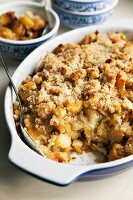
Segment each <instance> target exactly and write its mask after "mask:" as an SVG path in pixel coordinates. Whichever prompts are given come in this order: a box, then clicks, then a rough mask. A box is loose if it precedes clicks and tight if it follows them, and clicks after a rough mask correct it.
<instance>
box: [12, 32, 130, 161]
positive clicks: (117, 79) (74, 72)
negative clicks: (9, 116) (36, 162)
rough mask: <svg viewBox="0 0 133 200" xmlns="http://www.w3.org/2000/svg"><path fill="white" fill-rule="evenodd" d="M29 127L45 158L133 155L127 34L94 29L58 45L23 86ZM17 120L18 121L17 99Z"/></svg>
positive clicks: (20, 90) (109, 158)
mask: <svg viewBox="0 0 133 200" xmlns="http://www.w3.org/2000/svg"><path fill="white" fill-rule="evenodd" d="M19 95H20V97H21V100H22V102H23V107H24V123H25V128H26V130H27V131H28V133H29V134H30V136H31V137H32V138H33V140H34V141H35V142H36V144H37V145H38V146H39V147H40V148H41V150H42V151H43V152H44V154H45V155H46V157H48V158H50V159H53V160H56V161H59V162H69V161H70V160H71V159H72V156H71V153H72V152H76V153H78V154H81V153H82V152H84V151H85V152H87V151H93V152H100V153H102V154H103V155H104V156H105V158H106V160H107V161H112V160H116V159H119V158H122V157H125V156H128V155H131V154H133V126H132V124H133V103H132V102H133V44H132V42H130V41H128V40H127V38H126V36H125V35H123V34H122V33H111V34H106V33H98V32H95V33H92V34H91V35H87V36H85V38H84V39H83V40H82V42H81V43H80V44H65V45H62V44H61V45H59V46H58V47H57V48H56V49H55V50H54V52H53V53H48V54H47V55H46V56H45V58H44V60H43V64H42V66H41V67H40V68H39V69H38V70H37V71H36V72H35V73H34V75H32V76H29V77H28V78H27V79H26V80H25V81H24V82H23V83H22V84H21V85H20V87H19ZM14 119H15V121H16V125H17V126H18V124H19V123H18V122H19V110H18V103H17V102H16V103H15V105H14Z"/></svg>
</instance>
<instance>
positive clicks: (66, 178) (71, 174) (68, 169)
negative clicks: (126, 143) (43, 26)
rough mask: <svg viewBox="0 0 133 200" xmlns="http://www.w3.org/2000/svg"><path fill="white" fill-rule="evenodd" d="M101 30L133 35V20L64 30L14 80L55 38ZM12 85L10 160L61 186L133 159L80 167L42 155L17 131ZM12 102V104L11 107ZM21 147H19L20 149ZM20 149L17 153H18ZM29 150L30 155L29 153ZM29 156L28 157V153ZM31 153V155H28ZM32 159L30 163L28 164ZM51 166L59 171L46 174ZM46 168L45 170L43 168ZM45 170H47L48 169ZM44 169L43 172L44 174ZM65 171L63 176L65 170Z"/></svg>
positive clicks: (8, 94) (7, 112)
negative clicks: (13, 119) (20, 156)
mask: <svg viewBox="0 0 133 200" xmlns="http://www.w3.org/2000/svg"><path fill="white" fill-rule="evenodd" d="M97 29H98V30H100V31H101V32H110V31H111V30H113V29H116V30H117V31H118V30H119V31H122V30H123V31H129V32H132V34H133V28H131V25H130V23H127V22H126V23H125V24H124V23H123V25H120V23H118V24H117V23H116V24H112V25H97V26H92V27H85V28H79V29H76V30H72V31H69V32H67V33H64V34H62V35H59V36H57V37H56V38H54V39H51V40H50V41H47V42H46V43H45V44H42V45H41V46H39V47H38V48H37V49H35V50H34V51H33V52H32V53H31V54H29V55H28V56H27V57H26V58H25V59H24V61H23V62H22V63H21V64H20V65H19V67H18V68H17V69H16V71H15V72H14V74H13V79H15V76H16V75H17V73H19V71H20V69H21V68H23V66H24V65H25V64H26V62H28V60H30V59H31V58H33V57H34V56H35V55H36V54H37V53H38V52H39V51H40V50H43V51H44V52H45V48H46V47H48V46H49V45H50V44H52V43H53V42H54V41H58V42H59V41H60V38H61V39H62V40H63V38H65V37H66V36H67V38H68V37H70V36H71V35H75V34H77V35H78V33H80V32H81V33H82V34H83V33H84V35H85V34H86V33H88V34H89V33H91V32H93V31H96V30H97ZM11 93H12V91H11V88H10V87H9V86H8V88H7V89H6V94H5V102H4V108H5V117H6V121H7V124H8V127H9V130H10V134H11V138H12V142H11V148H10V151H9V159H10V160H11V162H13V163H15V165H18V166H19V167H21V168H22V169H24V170H26V171H28V172H29V173H33V174H34V175H36V176H38V177H40V178H41V179H44V180H47V181H50V182H52V183H53V182H54V183H56V184H58V185H68V184H70V183H71V182H73V181H74V180H75V179H78V177H79V176H81V175H82V174H83V173H85V172H89V171H94V170H100V169H107V168H112V167H116V166H120V165H123V164H126V163H128V162H131V161H133V155H130V156H127V157H124V158H121V159H119V160H115V161H111V162H107V163H99V164H91V165H86V166H83V165H81V166H79V165H70V164H63V163H58V162H55V161H52V160H50V159H48V158H43V157H42V156H40V155H38V154H37V153H36V152H34V151H33V150H32V149H30V148H29V147H28V146H27V145H26V144H25V143H24V142H23V141H22V140H21V139H20V138H19V136H18V135H17V132H16V130H15V126H14V124H13V123H12V121H11V120H10V119H11V118H12V116H11V115H10V114H11V110H10V109H11V107H10V106H9V102H10V100H11ZM7 105H8V106H7ZM18 149H19V150H18ZM16 152H17V154H16ZM25 152H26V155H25ZM19 153H20V154H21V155H22V157H23V158H24V161H22V160H21V159H20V158H19V157H18V155H19ZM27 155H28V156H27ZM26 156H27V157H26ZM29 157H30V158H31V160H33V161H34V162H36V165H34V166H28V164H29V165H30V159H27V158H29ZM37 161H38V162H39V163H40V164H42V166H41V171H38V170H37V169H36V166H38V163H37ZM26 162H28V164H27V163H26ZM48 166H49V168H50V169H52V170H54V172H56V173H55V174H54V176H53V174H52V173H50V172H51V171H50V170H49V172H48V174H46V173H45V170H46V169H47V167H48ZM42 167H43V171H42ZM44 169H45V170H44ZM40 172H41V173H40ZM63 172H64V174H63V176H61V175H62V173H63Z"/></svg>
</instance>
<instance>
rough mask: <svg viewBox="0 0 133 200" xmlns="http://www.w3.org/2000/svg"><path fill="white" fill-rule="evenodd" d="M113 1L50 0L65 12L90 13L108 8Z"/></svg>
mask: <svg viewBox="0 0 133 200" xmlns="http://www.w3.org/2000/svg"><path fill="white" fill-rule="evenodd" d="M113 2H114V0H100V1H95V2H75V1H74V2H73V1H69V0H65V1H64V0H52V3H54V4H55V5H57V6H59V7H60V8H62V9H66V10H67V11H78V12H92V11H97V10H102V9H104V8H107V7H108V6H110V5H111V4H112V3H113Z"/></svg>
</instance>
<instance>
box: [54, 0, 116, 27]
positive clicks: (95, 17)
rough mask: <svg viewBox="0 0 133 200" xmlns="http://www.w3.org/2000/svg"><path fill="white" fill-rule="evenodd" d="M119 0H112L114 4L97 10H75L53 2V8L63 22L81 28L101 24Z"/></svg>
mask: <svg viewBox="0 0 133 200" xmlns="http://www.w3.org/2000/svg"><path fill="white" fill-rule="evenodd" d="M117 3H118V0H112V4H111V5H110V6H108V7H107V8H105V9H103V10H100V11H95V12H75V11H70V10H67V9H63V8H62V7H59V6H57V5H56V4H55V3H53V2H52V6H53V9H54V10H55V11H56V12H57V14H58V15H59V18H60V20H61V22H62V23H63V24H64V25H66V26H68V27H70V28H80V27H85V26H90V25H94V24H100V23H102V22H104V21H106V20H107V19H108V17H109V16H110V15H111V14H112V13H113V10H114V8H115V7H116V5H117Z"/></svg>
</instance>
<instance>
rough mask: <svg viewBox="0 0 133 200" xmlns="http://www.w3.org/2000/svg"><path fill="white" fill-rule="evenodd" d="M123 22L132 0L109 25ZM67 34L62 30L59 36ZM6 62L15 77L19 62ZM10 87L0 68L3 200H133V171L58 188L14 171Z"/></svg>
mask: <svg viewBox="0 0 133 200" xmlns="http://www.w3.org/2000/svg"><path fill="white" fill-rule="evenodd" d="M10 1H11V0H10ZM1 2H2V1H1V0H0V4H1ZM120 18H121V19H123V20H124V19H126V18H130V19H131V18H132V19H133V0H120V2H119V5H118V7H117V9H116V10H115V13H114V14H113V16H112V17H111V18H110V19H109V20H108V21H107V22H106V23H110V22H112V21H119V19H120ZM68 30H69V29H68V28H65V27H63V26H61V27H60V32H59V33H62V32H65V31H68ZM6 62H7V64H8V66H9V68H10V72H11V74H12V73H13V72H14V70H15V69H16V67H17V66H18V64H19V62H18V61H15V60H12V59H10V58H6ZM7 84H8V79H7V76H6V75H5V72H4V70H3V69H2V67H1V64H0V200H42V199H43V200H81V199H82V200H88V199H90V200H91V199H92V200H116V199H117V200H133V168H131V169H129V170H127V171H126V172H123V173H121V174H119V175H116V176H114V177H111V178H107V179H103V180H99V181H91V182H76V183H73V184H71V185H70V186H67V187H57V186H54V185H50V184H47V183H45V182H43V181H40V180H38V179H36V178H33V177H31V176H30V175H27V174H25V173H23V172H22V171H21V170H19V169H17V168H16V167H14V166H13V165H12V164H11V163H10V161H9V160H8V151H9V149H10V143H11V138H10V133H9V131H8V129H7V125H6V122H5V118H4V109H3V104H4V93H5V89H6V86H7Z"/></svg>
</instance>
